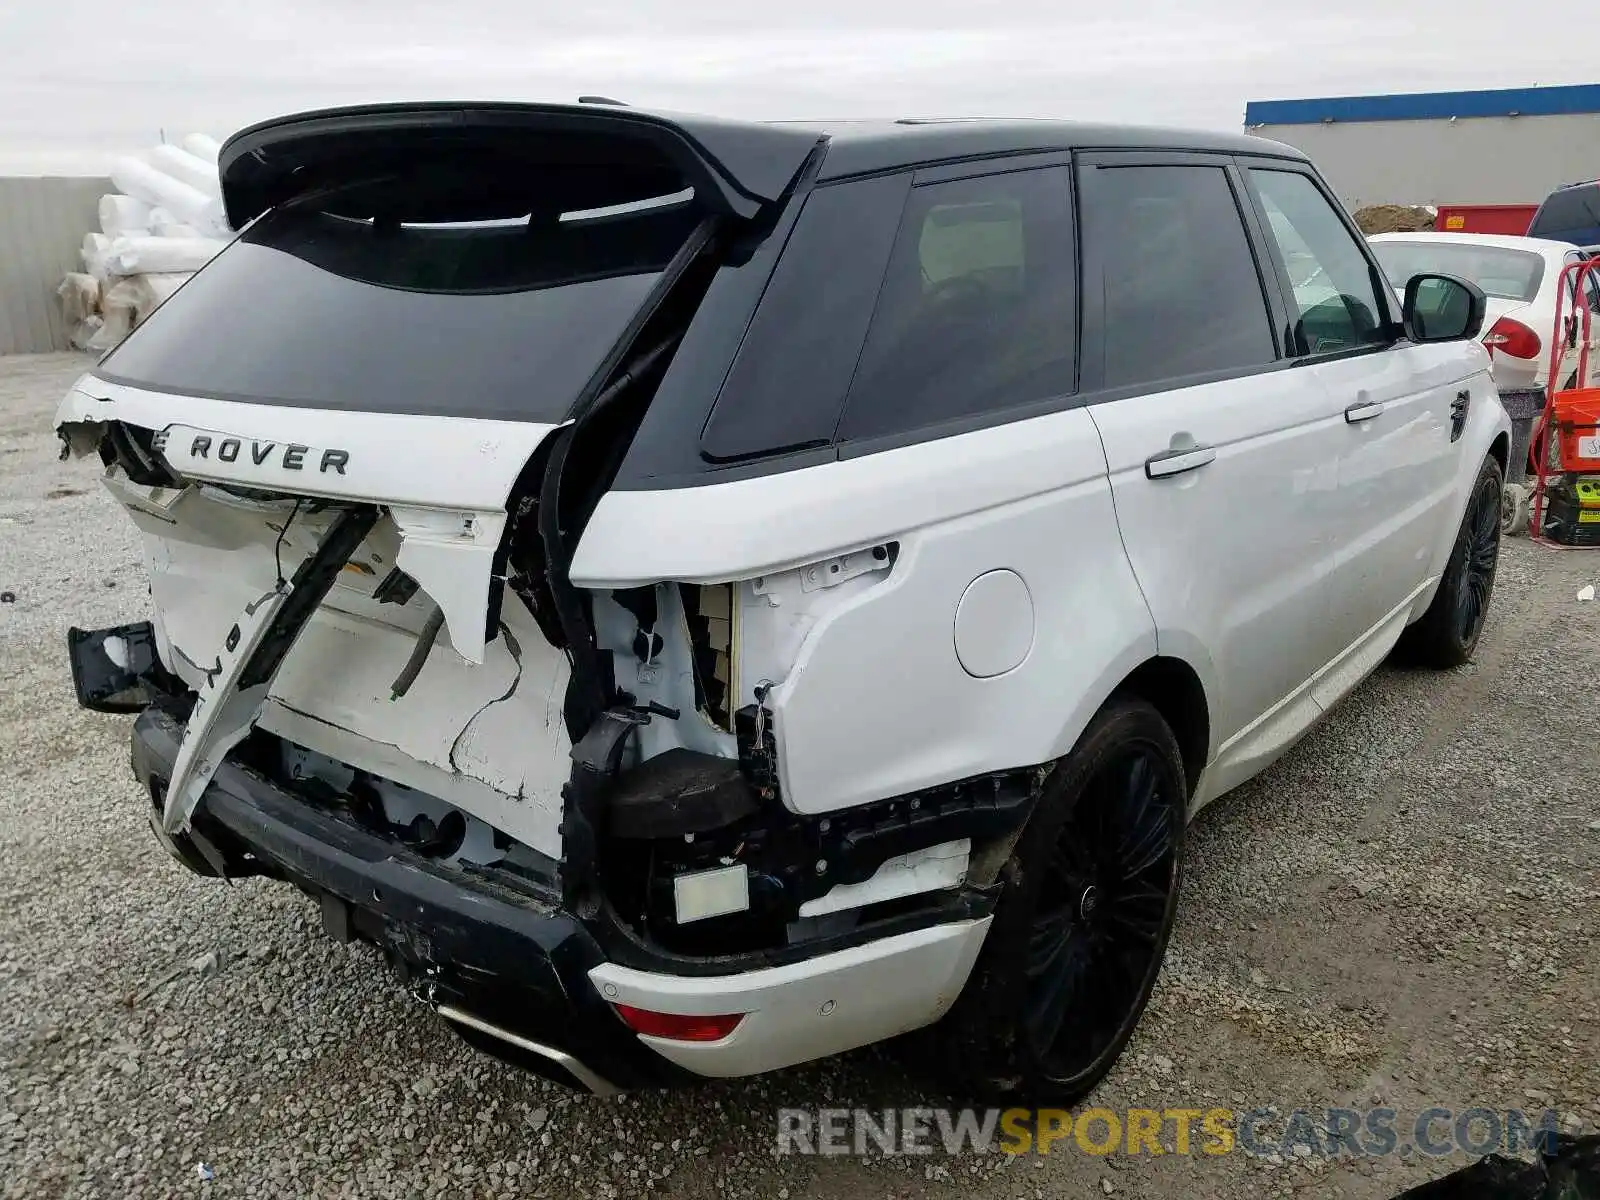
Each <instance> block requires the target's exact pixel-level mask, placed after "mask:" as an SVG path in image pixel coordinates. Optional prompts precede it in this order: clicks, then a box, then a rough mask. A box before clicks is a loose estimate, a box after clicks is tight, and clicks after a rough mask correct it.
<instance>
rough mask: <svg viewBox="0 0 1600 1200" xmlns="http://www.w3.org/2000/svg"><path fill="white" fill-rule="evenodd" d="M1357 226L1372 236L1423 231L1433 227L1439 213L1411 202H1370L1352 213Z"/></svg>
mask: <svg viewBox="0 0 1600 1200" xmlns="http://www.w3.org/2000/svg"><path fill="white" fill-rule="evenodd" d="M1352 216H1354V218H1355V222H1356V228H1358V229H1360V230H1361V232H1362V233H1364V234H1366V235H1367V236H1368V237H1371V236H1372V235H1373V234H1375V233H1423V232H1427V231H1430V230H1432V229H1433V222H1434V219H1435V218H1436V217H1437V216H1438V214H1437V213H1436V212H1435V211H1434V210H1433V209H1431V208H1424V207H1422V206H1420V205H1417V206H1413V205H1410V204H1368V205H1367V206H1365V207H1364V208H1358V209H1356V211H1355V212H1354V213H1353V214H1352Z"/></svg>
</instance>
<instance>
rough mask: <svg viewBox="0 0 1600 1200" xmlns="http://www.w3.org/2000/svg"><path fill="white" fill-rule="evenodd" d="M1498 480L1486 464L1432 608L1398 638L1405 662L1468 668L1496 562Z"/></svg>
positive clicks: (1496, 469) (1493, 466)
mask: <svg viewBox="0 0 1600 1200" xmlns="http://www.w3.org/2000/svg"><path fill="white" fill-rule="evenodd" d="M1501 479H1502V474H1501V471H1500V464H1499V463H1497V462H1496V461H1495V460H1494V459H1492V458H1486V459H1484V462H1483V466H1482V467H1481V468H1479V470H1478V478H1477V482H1475V483H1474V484H1473V485H1472V491H1471V492H1470V493H1469V494H1468V496H1467V511H1466V513H1465V514H1464V515H1463V516H1462V518H1461V527H1460V529H1459V530H1458V531H1457V533H1456V540H1455V545H1454V546H1453V547H1452V548H1451V550H1450V561H1449V563H1448V564H1447V565H1446V566H1445V569H1444V578H1443V579H1441V580H1440V581H1439V590H1438V591H1437V592H1436V593H1434V597H1433V603H1431V604H1430V605H1428V611H1427V612H1425V613H1423V614H1422V617H1421V618H1420V619H1419V620H1417V621H1416V622H1415V623H1414V624H1413V625H1412V626H1411V627H1410V628H1408V629H1407V630H1406V631H1405V633H1404V634H1402V635H1401V638H1400V645H1399V647H1398V649H1399V650H1400V652H1401V657H1403V658H1404V659H1405V660H1406V661H1408V662H1413V663H1416V664H1417V665H1418V666H1423V667H1433V668H1436V669H1438V670H1446V669H1449V668H1451V667H1459V666H1461V665H1462V664H1464V663H1467V662H1470V661H1471V659H1472V654H1473V651H1475V650H1476V649H1477V648H1478V638H1479V637H1480V636H1481V635H1482V634H1483V624H1484V620H1485V619H1486V618H1487V616H1488V614H1489V600H1490V598H1491V597H1492V596H1493V595H1494V575H1495V568H1496V567H1497V565H1498V564H1499V561H1500V523H1501V496H1502V493H1503V486H1502V484H1501Z"/></svg>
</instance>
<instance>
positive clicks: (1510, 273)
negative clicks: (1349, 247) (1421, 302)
mask: <svg viewBox="0 0 1600 1200" xmlns="http://www.w3.org/2000/svg"><path fill="white" fill-rule="evenodd" d="M1372 250H1373V253H1374V254H1376V255H1377V256H1378V263H1379V264H1380V265H1381V266H1382V267H1383V270H1384V274H1386V275H1388V276H1389V282H1390V283H1392V284H1394V286H1395V287H1396V288H1399V289H1401V290H1404V288H1405V286H1406V280H1408V279H1410V278H1411V277H1412V276H1413V275H1422V274H1437V275H1455V276H1457V277H1459V278H1461V279H1470V280H1471V281H1472V282H1473V283H1475V284H1477V285H1478V286H1479V287H1480V288H1482V289H1483V292H1484V295H1486V296H1498V297H1500V298H1501V299H1502V300H1522V301H1528V300H1532V299H1533V298H1534V297H1535V296H1537V295H1538V294H1539V284H1540V283H1541V282H1543V280H1544V259H1543V258H1542V257H1541V256H1540V255H1537V254H1535V253H1533V252H1532V251H1531V250H1509V249H1506V248H1505V247H1502V246H1473V245H1469V244H1467V243H1465V242H1403V241H1393V242H1373V243H1372Z"/></svg>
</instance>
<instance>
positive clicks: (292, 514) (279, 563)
mask: <svg viewBox="0 0 1600 1200" xmlns="http://www.w3.org/2000/svg"><path fill="white" fill-rule="evenodd" d="M299 515H300V501H298V500H296V501H295V502H294V508H292V509H291V510H290V511H289V519H288V520H287V521H285V522H284V523H283V528H282V529H280V530H278V540H277V541H276V542H274V543H273V544H272V565H273V567H274V568H276V570H277V572H278V586H279V587H282V586H283V585H284V578H283V535H284V534H286V533H288V532H289V526H291V525H293V524H294V519H295V518H296V517H297V516H299Z"/></svg>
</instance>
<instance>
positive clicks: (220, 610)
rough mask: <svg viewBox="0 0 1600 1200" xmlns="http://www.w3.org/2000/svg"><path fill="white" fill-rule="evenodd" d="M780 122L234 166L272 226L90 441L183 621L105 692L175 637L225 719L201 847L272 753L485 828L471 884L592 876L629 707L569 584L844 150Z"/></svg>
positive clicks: (186, 813)
mask: <svg viewBox="0 0 1600 1200" xmlns="http://www.w3.org/2000/svg"><path fill="white" fill-rule="evenodd" d="M753 128H754V127H748V126H724V125H721V124H719V123H716V122H706V121H696V122H692V123H675V122H673V121H669V120H666V119H663V118H661V117H659V116H646V115H642V114H634V113H632V112H630V111H629V110H626V109H582V108H580V109H571V108H559V107H549V106H528V105H473V106H461V105H421V106H379V107H369V108H360V109H347V110H338V111H332V112H324V113H313V114H308V115H305V116H300V117H294V118H290V119H287V120H282V121H276V122H270V123H267V124H264V125H260V126H256V127H254V128H252V129H248V130H245V131H244V132H242V133H240V134H238V135H236V136H235V137H234V138H232V139H230V141H229V142H228V143H227V145H226V146H225V147H224V150H223V153H222V156H221V159H220V170H221V173H222V183H223V193H224V199H225V202H226V205H227V210H228V214H229V218H230V220H231V222H232V223H233V224H234V225H235V227H240V226H244V229H243V232H242V233H241V234H240V235H239V237H238V238H237V239H236V241H235V242H234V243H233V244H231V245H230V246H229V247H228V248H227V249H225V250H224V251H223V252H222V253H221V254H220V255H218V256H217V257H216V258H215V259H214V260H213V261H212V262H211V263H210V264H208V265H207V267H206V268H205V269H204V270H202V271H200V272H199V273H198V274H197V275H196V276H195V277H194V278H193V279H192V280H191V281H190V282H188V283H187V284H186V285H185V286H184V287H183V288H182V289H181V290H180V291H179V293H178V294H176V295H175V296H174V297H172V299H171V300H169V301H168V302H167V303H166V304H165V305H163V306H162V307H161V308H160V309H159V310H158V311H157V312H155V313H154V314H152V316H151V317H150V318H149V319H148V320H147V321H146V322H145V323H144V324H143V325H141V326H140V327H139V328H138V329H136V330H135V331H134V332H133V333H132V334H131V335H130V336H129V337H128V338H127V339H126V340H125V341H124V342H123V343H122V344H121V345H120V346H119V347H117V348H116V349H115V350H114V351H112V352H111V353H110V354H109V355H108V356H107V357H106V358H105V359H103V360H102V361H101V363H100V364H99V365H98V366H97V367H96V369H95V370H94V371H93V372H91V373H90V374H88V375H86V376H85V377H84V378H83V379H82V380H81V381H80V382H79V383H78V384H77V385H76V387H75V388H74V390H73V391H72V392H71V393H70V394H69V396H68V397H67V399H66V400H65V401H64V402H63V405H62V407H61V410H60V413H59V415H58V418H57V423H58V428H59V430H60V432H61V434H62V437H63V440H64V442H65V444H66V447H67V448H68V449H70V450H71V451H73V452H76V453H78V454H88V453H98V454H99V455H100V457H101V458H102V460H103V461H104V462H105V465H106V473H105V481H106V484H107V486H108V487H109V488H110V490H111V491H112V493H113V494H114V495H115V496H116V498H117V499H118V500H119V501H120V502H121V503H122V504H123V506H124V507H125V508H126V509H127V511H128V512H129V514H130V516H131V517H132V518H133V520H134V521H135V522H136V523H137V524H138V526H139V528H140V529H141V531H142V533H143V535H144V538H145V545H146V551H147V557H148V564H149V569H150V575H151V591H152V597H153V600H154V607H155V619H154V621H153V623H152V626H151V628H150V630H149V637H148V639H145V638H143V637H142V636H141V635H140V634H139V633H138V632H137V631H132V632H130V631H128V630H123V631H120V632H119V633H118V634H117V636H116V637H114V638H111V639H105V638H94V637H87V638H86V637H83V636H82V635H80V636H79V638H78V640H77V641H76V642H75V643H74V651H73V653H74V660H75V669H77V668H79V667H82V671H81V672H80V673H81V674H83V675H85V676H93V677H95V678H97V679H99V680H100V684H99V686H100V689H101V691H103V692H104V694H105V695H106V696H107V697H110V698H111V699H113V700H115V701H117V702H119V703H126V702H127V698H128V697H129V696H137V695H138V694H139V689H140V687H141V686H142V685H141V684H140V682H139V680H138V679H136V678H135V677H134V675H133V674H132V673H130V668H129V667H128V666H127V664H126V662H124V663H122V664H121V665H118V664H116V663H115V661H114V658H115V656H114V654H113V651H117V652H120V653H122V654H123V656H124V658H125V659H126V658H127V656H128V654H129V650H128V647H129V646H132V647H134V649H135V650H136V651H138V652H139V653H140V654H141V655H142V658H143V659H148V658H149V657H150V656H149V654H148V647H147V642H150V641H153V644H154V646H155V648H156V650H157V651H158V657H159V663H158V664H155V667H159V668H160V670H162V671H163V672H169V673H170V674H171V675H174V676H176V677H177V678H179V679H181V680H182V681H183V683H184V684H185V685H187V687H188V688H190V689H194V691H195V692H196V693H197V695H198V700H196V702H195V704H194V708H193V711H192V712H191V713H190V714H189V715H188V733H187V736H186V739H185V743H184V747H183V750H182V752H181V753H180V756H179V760H178V762H177V764H175V767H174V770H173V776H174V778H173V779H172V780H170V781H168V785H167V793H166V796H167V798H166V804H165V811H164V814H163V817H162V824H163V825H164V826H165V828H166V830H167V831H168V832H169V833H172V832H177V831H182V830H183V829H185V828H186V827H187V824H188V821H189V817H190V816H191V814H192V812H193V809H194V806H195V804H196V802H197V801H198V800H199V798H200V796H201V793H202V792H203V790H204V787H205V785H206V782H207V780H208V779H209V778H210V774H211V773H212V772H214V771H215V769H216V767H217V766H218V765H219V763H220V761H221V759H222V757H223V755H224V754H226V753H227V752H228V751H229V750H230V749H232V748H233V747H234V746H236V745H238V744H239V743H240V742H241V741H242V740H243V739H244V738H246V737H247V736H248V735H249V734H250V733H251V731H252V730H253V729H260V730H262V731H264V732H265V733H267V734H269V735H276V737H277V738H278V739H280V741H281V754H282V756H283V757H282V761H280V762H279V763H277V764H276V766H277V768H279V769H281V770H282V771H284V772H286V773H287V774H288V775H289V776H291V777H293V778H295V779H300V780H304V781H305V782H306V783H307V786H315V787H320V788H323V789H324V790H327V791H330V792H332V793H337V794H340V795H345V796H349V795H353V794H356V793H357V792H358V791H364V792H365V793H366V794H368V796H369V802H371V803H374V804H377V805H379V806H380V807H381V809H382V811H383V813H384V814H385V819H387V820H388V821H389V822H390V823H391V824H394V825H396V826H404V825H406V824H407V822H408V821H409V822H410V827H411V828H413V831H414V832H415V831H416V830H420V831H421V832H420V833H419V834H418V836H419V837H423V838H424V839H426V838H427V837H436V836H437V835H438V832H439V829H440V827H441V823H442V822H445V821H446V820H447V819H448V820H451V821H453V822H454V823H455V824H456V825H460V824H461V817H462V815H464V816H465V818H466V825H467V828H466V829H464V830H457V833H458V834H459V836H452V837H451V838H448V839H447V840H448V841H449V842H450V854H451V855H452V856H457V857H460V858H463V859H466V860H468V861H476V862H492V861H497V860H498V859H499V858H501V857H503V856H505V855H507V854H508V853H518V852H520V851H518V850H516V849H515V846H516V845H517V844H520V846H521V847H525V848H529V849H531V850H532V851H534V852H535V853H536V854H538V855H544V856H547V857H548V858H549V859H551V860H558V859H560V858H561V857H562V854H563V838H562V832H561V828H562V821H563V800H562V788H563V785H565V784H566V782H567V781H568V778H569V775H570V773H571V767H572V763H571V759H570V753H571V747H572V744H573V743H574V742H575V741H577V740H579V739H581V738H582V737H583V735H584V734H585V733H586V732H588V731H589V729H590V728H591V727H592V726H594V725H595V724H596V722H597V720H598V718H599V717H600V715H601V713H602V712H603V711H604V710H605V709H606V708H608V707H611V706H612V705H613V703H614V701H615V699H616V693H615V688H614V681H613V680H612V679H611V677H610V675H609V672H608V656H606V655H602V654H601V653H599V652H598V651H597V649H596V637H595V626H596V622H597V620H599V621H601V622H602V623H603V621H604V619H605V614H604V613H602V614H599V615H598V616H597V614H596V611H595V606H596V603H597V601H596V599H595V598H594V597H592V596H586V595H580V594H578V593H577V592H576V590H575V589H573V588H572V586H571V585H570V583H568V582H567V580H566V575H565V564H566V561H567V560H568V559H569V558H570V554H571V551H572V549H573V547H574V546H575V545H576V540H577V537H578V535H579V533H581V530H582V527H583V522H584V521H585V520H586V518H587V515H588V513H589V512H590V511H592V509H593V506H594V504H595V503H596V502H597V501H598V498H599V496H600V494H601V493H603V492H604V490H605V488H606V486H607V484H608V482H609V478H610V476H611V475H612V474H614V472H615V470H616V465H617V463H618V461H619V460H620V456H621V454H622V452H623V451H624V450H625V449H626V446H627V443H628V440H629V439H630V438H631V436H632V433H633V431H634V429H636V428H637V425H638V421H639V419H640V418H641V417H642V414H643V411H644V407H645V406H646V405H647V404H648V402H649V396H650V393H651V389H652V388H653V386H654V382H655V381H656V380H657V379H658V378H659V376H660V373H661V372H662V371H663V370H664V369H665V367H666V364H667V363H668V362H669V361H670V358H671V355H672V352H673V350H674V348H675V346H676V344H677V339H678V338H679V337H680V336H681V334H682V332H683V329H684V327H685V326H686V325H687V323H688V321H689V319H690V318H691V317H692V315H693V313H694V311H695V309H696V306H697V304H698V300H699V296H700V295H701V294H703V291H704V288H705V286H706V283H707V281H708V279H709V276H710V273H711V270H712V269H713V268H712V267H711V265H710V264H709V260H710V259H711V258H712V257H714V256H713V255H711V254H708V251H711V250H714V248H715V246H716V244H717V241H718V234H719V232H720V231H721V229H722V228H723V227H725V226H726V225H727V224H729V223H736V222H739V221H741V220H742V219H744V218H748V217H750V216H752V215H754V214H756V213H758V212H759V211H760V210H761V209H762V206H763V205H765V204H768V203H769V202H771V201H773V200H775V199H777V198H779V197H780V196H782V195H783V193H784V189H785V188H786V187H788V186H789V185H790V184H791V181H792V180H793V179H794V177H795V176H796V174H797V173H798V172H799V171H800V169H801V168H802V166H803V165H804V163H805V161H806V159H807V156H808V155H809V154H811V153H812V152H813V150H814V148H815V146H816V140H817V139H816V135H815V134H814V133H808V132H805V131H802V130H799V129H792V128H785V127H771V128H770V130H760V131H758V134H754V133H752V129H753ZM662 591H663V595H664V596H665V595H667V594H668V593H667V591H666V590H662ZM663 602H665V603H670V602H671V601H670V600H667V601H663ZM604 603H605V604H606V605H608V606H610V607H611V608H615V607H616V604H615V603H614V602H613V601H612V600H611V599H610V598H609V597H607V598H606V599H605V601H604ZM650 603H651V604H655V603H656V600H655V599H654V598H653V597H652V598H651V600H650ZM621 611H622V610H621V609H617V612H619V613H620V612H621ZM118 648H120V650H119V649H118ZM93 655H99V656H101V657H102V658H103V657H106V656H108V655H110V656H111V659H110V661H111V665H110V666H107V665H106V663H102V662H99V661H98V660H95V661H94V662H91V661H90V658H91V656H93ZM80 660H81V661H80ZM141 661H142V659H141ZM155 667H152V668H151V669H152V670H154V669H155ZM145 682H149V680H148V679H147V680H145ZM80 690H82V689H80ZM109 702H110V701H108V703H109ZM690 702H691V704H692V703H693V702H694V700H693V697H692V695H691V697H690ZM715 732H716V731H711V732H710V733H708V734H707V735H706V736H705V737H701V738H700V742H701V743H703V744H702V746H701V748H702V749H705V748H709V747H712V746H713V744H715V745H716V748H719V749H721V750H722V751H723V752H724V753H727V754H732V753H733V750H732V740H731V738H729V739H725V740H726V742H727V744H726V746H722V745H721V744H720V743H716V737H715ZM458 810H459V811H458ZM452 813H455V814H456V815H455V816H454V817H452V815H451V814H452Z"/></svg>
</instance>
